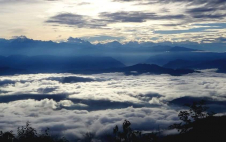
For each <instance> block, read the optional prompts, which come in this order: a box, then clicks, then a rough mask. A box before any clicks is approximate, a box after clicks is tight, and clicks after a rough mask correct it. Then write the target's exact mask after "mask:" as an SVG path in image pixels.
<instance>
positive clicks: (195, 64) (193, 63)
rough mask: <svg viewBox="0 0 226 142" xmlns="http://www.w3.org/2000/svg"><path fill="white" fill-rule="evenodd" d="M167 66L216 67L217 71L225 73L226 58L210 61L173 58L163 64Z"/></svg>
mask: <svg viewBox="0 0 226 142" xmlns="http://www.w3.org/2000/svg"><path fill="white" fill-rule="evenodd" d="M164 67H168V68H188V69H213V68H217V69H218V72H221V73H225V71H226V70H225V69H226V59H219V60H212V61H187V60H175V61H171V62H169V63H167V64H165V65H164Z"/></svg>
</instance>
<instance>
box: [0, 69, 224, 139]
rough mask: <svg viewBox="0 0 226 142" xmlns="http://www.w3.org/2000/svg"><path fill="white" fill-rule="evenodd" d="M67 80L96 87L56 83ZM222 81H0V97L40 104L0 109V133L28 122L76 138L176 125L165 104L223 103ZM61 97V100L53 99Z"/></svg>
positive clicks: (105, 77) (193, 77)
mask: <svg viewBox="0 0 226 142" xmlns="http://www.w3.org/2000/svg"><path fill="white" fill-rule="evenodd" d="M67 76H81V77H91V78H93V79H96V80H97V81H95V82H79V83H70V84H69V83H65V84H64V83H61V79H62V78H63V77H67ZM225 77H226V74H220V73H215V72H213V71H212V70H208V71H205V72H203V73H193V74H188V75H185V76H179V77H177V76H169V75H140V76H124V75H123V74H117V73H112V74H97V75H91V76H82V75H73V74H30V75H16V76H2V77H1V78H0V84H1V82H5V81H8V82H9V84H8V85H7V84H4V87H2V88H1V89H0V90H1V91H2V92H4V93H1V95H0V97H10V96H12V97H15V95H18V96H26V94H27V95H29V94H33V95H37V96H43V98H38V99H37V98H35V97H33V96H29V97H31V99H27V98H26V99H25V100H14V101H7V102H6V103H0V114H1V115H0V117H1V120H0V129H5V130H11V129H13V128H16V127H17V126H22V125H24V124H25V122H26V121H30V122H31V123H32V125H33V126H34V127H36V128H39V130H41V129H44V128H45V127H50V128H51V130H52V133H63V134H65V135H66V136H71V135H76V136H77V137H81V136H82V133H85V132H96V134H97V135H100V134H102V133H106V132H109V133H111V132H112V128H113V127H114V126H115V125H119V126H121V124H122V122H123V121H124V119H128V120H129V121H131V123H132V128H134V129H142V130H155V129H158V127H160V128H166V127H167V126H168V125H170V124H172V123H174V122H176V121H178V117H177V114H178V112H177V111H176V110H175V108H173V107H171V106H168V104H167V103H168V101H171V100H173V99H176V98H181V97H183V96H191V97H209V98H213V99H215V100H219V101H223V100H224V101H225V92H226V88H225V85H226V81H225V79H224V78H225ZM51 79H52V80H51ZM98 80H101V81H98ZM45 90H47V91H45ZM40 93H45V94H44V95H43V94H40ZM62 94H66V96H65V97H64V98H62V99H61V100H59V99H58V100H57V99H55V97H56V96H60V95H62ZM67 95H69V96H68V97H67ZM46 97H49V99H47V98H46ZM51 97H52V99H51ZM176 109H178V108H176Z"/></svg>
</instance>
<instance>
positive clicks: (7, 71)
mask: <svg viewBox="0 0 226 142" xmlns="http://www.w3.org/2000/svg"><path fill="white" fill-rule="evenodd" d="M28 73H30V72H29V71H27V70H24V69H15V68H10V67H0V75H13V74H28Z"/></svg>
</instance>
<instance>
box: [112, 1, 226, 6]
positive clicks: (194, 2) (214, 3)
mask: <svg viewBox="0 0 226 142" xmlns="http://www.w3.org/2000/svg"><path fill="white" fill-rule="evenodd" d="M113 1H115V2H146V3H150V4H151V3H162V2H164V3H173V2H183V3H189V4H211V5H220V4H225V3H226V1H225V0H113Z"/></svg>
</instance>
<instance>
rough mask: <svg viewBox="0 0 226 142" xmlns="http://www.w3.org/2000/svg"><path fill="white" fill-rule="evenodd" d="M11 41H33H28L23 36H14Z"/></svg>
mask: <svg viewBox="0 0 226 142" xmlns="http://www.w3.org/2000/svg"><path fill="white" fill-rule="evenodd" d="M11 41H14V42H15V41H16V42H25V41H33V39H29V38H27V37H26V36H24V35H21V36H14V37H13V38H12V39H11Z"/></svg>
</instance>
